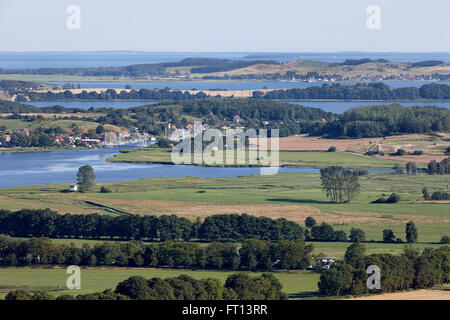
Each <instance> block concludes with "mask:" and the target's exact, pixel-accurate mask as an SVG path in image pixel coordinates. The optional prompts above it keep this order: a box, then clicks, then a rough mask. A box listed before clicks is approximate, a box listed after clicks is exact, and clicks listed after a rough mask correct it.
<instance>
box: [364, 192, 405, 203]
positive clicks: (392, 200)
mask: <svg viewBox="0 0 450 320" xmlns="http://www.w3.org/2000/svg"><path fill="white" fill-rule="evenodd" d="M399 201H400V196H399V195H398V194H396V193H392V194H391V195H390V196H389V198H387V199H385V198H378V199H377V200H374V201H372V202H371V203H397V202H399Z"/></svg>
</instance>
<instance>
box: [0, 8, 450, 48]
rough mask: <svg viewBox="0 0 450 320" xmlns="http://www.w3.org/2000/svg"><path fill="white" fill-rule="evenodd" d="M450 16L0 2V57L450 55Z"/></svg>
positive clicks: (437, 11) (439, 11)
mask: <svg viewBox="0 0 450 320" xmlns="http://www.w3.org/2000/svg"><path fill="white" fill-rule="evenodd" d="M69 5H77V6H79V8H80V9H81V16H80V18H81V19H80V21H81V27H80V29H79V30H76V29H75V30H69V29H68V27H67V25H66V22H67V19H68V17H69V14H67V12H66V10H67V8H68V7H69ZM370 5H377V6H378V7H379V8H380V9H381V19H380V21H381V29H378V30H370V29H368V27H367V25H366V21H367V18H368V14H367V13H366V9H367V7H368V6H370ZM449 14H450V1H448V0H427V1H424V0H370V1H366V0H308V1H305V0H272V1H269V0H224V1H219V0H126V1H115V0H39V1H36V0H28V1H25V0H0V38H1V41H0V51H26V50H33V51H45V50H63V51H74V50H82V51H91V50H142V51H185V52H186V51H239V52H255V51H282V52H288V51H292V52H314V51H316V52H317V51H346V50H359V51H403V52H405V51H440V52H450V32H449V31H450V19H449V18H448V15H449Z"/></svg>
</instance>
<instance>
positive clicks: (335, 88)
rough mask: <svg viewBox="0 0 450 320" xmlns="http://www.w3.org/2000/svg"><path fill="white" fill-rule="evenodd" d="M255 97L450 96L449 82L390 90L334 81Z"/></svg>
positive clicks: (399, 98)
mask: <svg viewBox="0 0 450 320" xmlns="http://www.w3.org/2000/svg"><path fill="white" fill-rule="evenodd" d="M253 97H254V98H258V99H338V100H390V101H392V100H419V99H430V100H448V99H450V85H447V84H439V83H431V84H424V85H423V86H421V87H420V88H417V87H402V88H392V89H391V88H390V87H389V86H388V85H386V84H384V83H382V82H377V83H357V84H355V85H341V84H339V83H335V84H332V85H329V84H323V85H322V86H312V87H307V88H293V89H280V90H272V91H268V92H266V93H264V92H262V91H254V92H253Z"/></svg>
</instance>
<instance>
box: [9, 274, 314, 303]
mask: <svg viewBox="0 0 450 320" xmlns="http://www.w3.org/2000/svg"><path fill="white" fill-rule="evenodd" d="M232 273H235V272H223V271H204V270H201V271H193V270H173V269H125V268H120V269H119V268H116V269H100V268H96V269H92V268H90V269H82V270H81V290H64V288H66V279H67V277H68V275H67V274H66V270H65V269H63V268H58V269H38V268H0V297H1V296H4V295H5V294H6V292H9V291H10V290H11V289H13V288H17V287H28V288H29V289H35V290H37V289H42V290H47V291H49V292H52V293H55V294H57V295H60V294H66V293H67V294H75V295H76V294H84V293H90V292H97V291H103V290H105V289H108V288H111V289H114V288H115V287H116V285H117V283H119V282H120V281H122V280H125V279H127V278H128V277H131V276H134V275H140V276H143V277H145V278H153V277H160V278H169V277H176V276H179V275H181V274H187V275H189V276H192V277H193V278H196V279H201V278H208V277H211V278H217V279H220V280H221V281H222V282H225V280H226V278H227V277H228V276H229V275H230V274H232ZM249 274H250V275H252V276H257V275H259V273H253V272H251V273H249ZM274 275H275V276H276V277H277V278H278V279H279V280H280V282H281V284H282V285H283V291H284V292H286V293H287V294H288V295H289V298H291V299H295V298H302V297H308V296H315V295H317V291H318V287H317V282H318V281H319V277H320V275H319V274H318V273H314V272H307V271H302V272H290V273H274Z"/></svg>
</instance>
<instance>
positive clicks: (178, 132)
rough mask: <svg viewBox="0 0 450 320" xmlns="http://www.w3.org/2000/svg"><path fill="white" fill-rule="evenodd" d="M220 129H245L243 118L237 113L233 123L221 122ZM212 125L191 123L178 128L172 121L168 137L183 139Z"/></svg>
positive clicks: (167, 133)
mask: <svg viewBox="0 0 450 320" xmlns="http://www.w3.org/2000/svg"><path fill="white" fill-rule="evenodd" d="M217 127H218V128H219V129H222V130H228V129H245V127H244V126H243V125H242V119H241V117H240V116H238V115H235V116H234V117H233V121H232V123H225V122H223V123H220V124H219V125H218V126H217ZM209 128H210V126H209V125H208V124H203V123H193V124H192V123H189V124H187V125H186V126H185V127H184V128H177V127H176V126H175V125H173V124H171V123H170V122H169V123H168V124H167V130H168V131H167V132H166V137H167V139H169V140H171V141H181V140H183V139H185V138H188V137H193V136H194V135H195V134H196V133H198V132H202V131H205V130H207V129H209Z"/></svg>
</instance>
